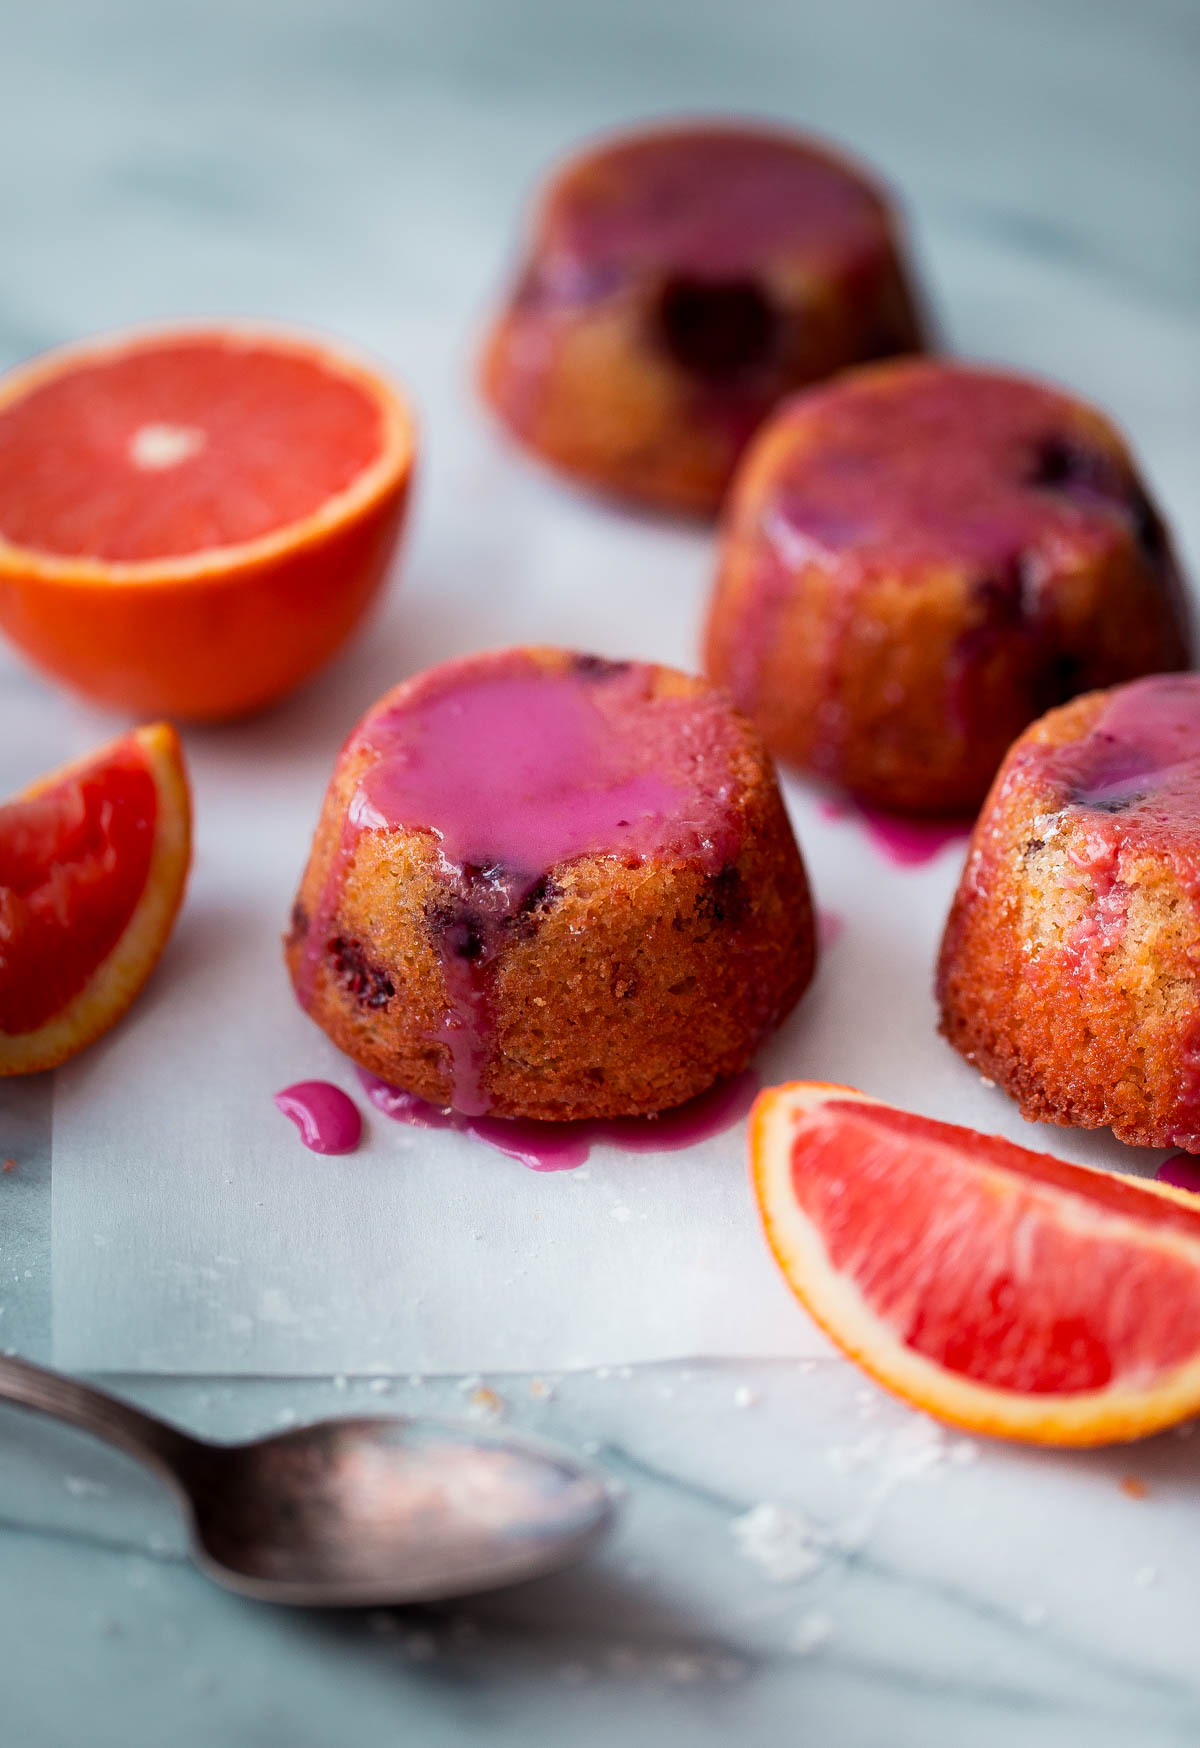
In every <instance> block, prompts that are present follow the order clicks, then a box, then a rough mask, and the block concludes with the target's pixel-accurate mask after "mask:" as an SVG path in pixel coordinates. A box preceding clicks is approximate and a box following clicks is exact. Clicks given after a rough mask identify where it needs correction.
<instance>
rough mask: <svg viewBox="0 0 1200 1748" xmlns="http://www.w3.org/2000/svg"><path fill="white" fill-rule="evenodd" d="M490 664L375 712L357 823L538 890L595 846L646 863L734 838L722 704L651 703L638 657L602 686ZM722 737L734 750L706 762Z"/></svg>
mask: <svg viewBox="0 0 1200 1748" xmlns="http://www.w3.org/2000/svg"><path fill="white" fill-rule="evenodd" d="M464 668H465V670H466V671H463V670H464ZM491 670H492V671H491V672H488V671H487V669H483V670H482V671H479V670H476V671H471V669H470V665H469V664H464V665H463V667H460V670H459V672H458V673H457V674H456V675H455V676H454V678H455V680H456V681H457V682H458V683H457V684H456V685H454V686H453V687H452V688H448V689H446V690H444V691H440V692H439V691H428V692H427V693H426V696H424V697H423V698H419V699H418V698H412V697H411V696H410V697H409V698H406V699H405V700H404V701H403V702H402V703H400V704H398V705H396V707H395V708H394V709H393V710H391V711H384V712H381V713H380V715H378V716H377V717H376V718H375V719H374V721H373V722H372V723H371V725H370V727H369V729H368V731H367V735H366V737H365V738H366V739H367V740H368V743H369V744H370V745H371V747H372V748H373V749H374V750H375V751H376V752H377V753H378V754H379V758H378V760H377V762H376V763H375V764H374V765H373V766H372V767H371V768H370V770H369V771H368V772H367V773H366V776H365V777H364V779H363V782H362V784H361V785H360V788H359V791H358V794H357V795H356V796H355V799H354V801H353V803H352V813H353V817H354V820H355V823H356V824H358V825H361V826H365V827H368V828H375V827H379V826H382V827H384V828H386V829H389V830H395V829H396V828H398V827H399V828H405V829H409V830H414V829H416V830H426V831H432V832H434V833H435V835H436V836H437V838H438V839H439V845H440V849H441V853H442V855H443V856H444V858H445V859H446V861H447V862H449V863H451V864H452V865H454V866H456V867H459V868H462V867H466V866H474V867H477V868H489V867H499V868H500V869H502V870H504V871H505V873H506V874H511V875H515V876H516V877H517V881H518V885H523V884H524V883H525V882H528V884H529V885H530V886H532V885H533V884H534V883H535V882H536V881H537V880H538V879H540V878H541V876H542V875H543V874H545V873H546V872H547V871H548V870H549V869H551V868H553V867H554V865H555V864H556V863H558V862H568V861H571V860H572V859H573V858H574V857H576V856H582V855H586V854H588V853H589V852H593V851H603V852H604V853H605V854H608V855H629V856H633V857H634V858H636V859H637V860H638V861H645V860H646V858H647V857H650V856H655V855H664V854H670V853H675V854H688V853H697V854H700V855H702V856H708V855H709V854H711V848H712V845H713V843H714V842H716V841H717V840H721V841H722V842H727V841H728V838H729V820H728V810H727V807H726V803H727V800H728V796H729V792H730V777H729V766H728V757H727V751H728V747H729V736H728V734H727V732H726V731H725V726H724V722H723V720H722V715H723V713H722V712H721V709H720V706H719V705H718V704H717V703H715V702H713V703H708V701H707V700H702V701H699V702H696V701H689V702H688V704H687V705H686V706H685V708H684V709H683V710H682V711H681V710H680V709H679V708H678V705H679V704H680V702H681V701H680V700H674V699H672V700H659V701H657V702H653V703H652V702H651V701H650V697H649V692H650V686H651V684H652V670H650V669H649V668H646V667H644V666H640V665H639V666H637V667H633V666H631V667H630V668H629V669H628V670H626V671H625V672H624V673H621V674H618V675H617V676H616V677H610V678H608V679H607V680H605V681H604V682H602V683H601V684H597V683H594V682H593V683H589V682H587V681H585V680H581V679H580V678H579V677H578V676H576V675H574V674H571V673H566V674H547V673H541V672H538V671H537V670H535V669H533V668H531V667H530V666H529V665H528V664H527V663H525V662H521V663H519V664H516V665H513V664H508V663H503V664H501V663H493V664H491ZM464 682H466V683H464ZM693 736H694V737H695V738H694V740H693V738H692V737H693ZM706 742H707V744H705V743H706ZM714 747H715V748H716V749H717V750H718V752H719V754H722V755H725V756H724V757H723V758H722V759H721V760H720V768H719V769H718V770H717V771H716V772H715V773H712V772H705V771H704V768H703V760H704V758H705V756H706V754H710V753H711V751H712V750H713V749H714ZM698 775H699V776H700V777H701V781H702V787H701V791H700V793H697V792H696V778H697V776H698ZM706 775H707V776H709V777H710V778H711V780H710V781H709V782H707V783H704V781H703V779H704V777H705V776H706ZM523 896H524V894H523V893H522V894H521V895H520V896H517V894H515V893H514V895H513V898H514V901H515V903H519V902H520V897H523Z"/></svg>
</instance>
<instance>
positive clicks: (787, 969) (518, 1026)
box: [287, 649, 814, 1119]
mask: <svg viewBox="0 0 1200 1748" xmlns="http://www.w3.org/2000/svg"><path fill="white" fill-rule="evenodd" d="M287 954H288V963H289V967H290V970H291V975H292V980H293V983H294V985H295V988H296V993H297V995H298V997H299V1000H300V1002H301V1004H302V1006H303V1007H304V1008H305V1009H306V1010H307V1011H308V1013H309V1014H311V1016H312V1017H313V1019H315V1020H316V1021H317V1023H318V1024H319V1025H320V1026H322V1027H323V1028H324V1030H325V1031H326V1032H327V1033H328V1034H329V1036H330V1037H331V1038H332V1039H333V1041H334V1043H335V1044H337V1045H338V1046H339V1048H340V1049H342V1050H344V1051H345V1052H346V1053H347V1055H349V1056H351V1057H353V1058H354V1060H355V1061H356V1062H358V1063H359V1064H360V1065H361V1066H362V1067H364V1068H367V1069H370V1070H371V1071H372V1072H374V1073H375V1074H377V1075H380V1076H382V1077H383V1079H385V1080H388V1081H391V1082H392V1083H393V1084H395V1085H397V1086H401V1087H403V1088H405V1089H406V1090H408V1091H410V1092H414V1093H417V1094H419V1095H420V1096H421V1097H422V1098H425V1099H428V1100H430V1101H431V1102H432V1103H434V1104H439V1105H448V1106H452V1107H453V1108H455V1109H456V1110H458V1111H461V1112H464V1113H465V1114H467V1115H478V1114H480V1113H482V1112H484V1111H491V1112H493V1113H495V1114H496V1115H498V1116H508V1117H532V1118H547V1119H571V1118H579V1117H611V1116H625V1115H627V1116H641V1115H647V1114H650V1113H653V1112H658V1111H662V1110H666V1109H668V1108H670V1107H672V1106H674V1105H678V1104H682V1103H683V1102H684V1101H685V1100H687V1099H690V1098H692V1097H694V1096H695V1095H697V1094H698V1093H701V1092H703V1091H705V1090H706V1089H707V1088H708V1087H709V1086H711V1085H712V1084H713V1082H714V1081H716V1080H718V1079H720V1078H721V1077H723V1076H726V1075H731V1074H735V1073H737V1072H739V1071H740V1070H741V1069H743V1068H745V1066H746V1064H747V1063H748V1061H749V1059H750V1057H751V1055H752V1054H753V1052H754V1050H755V1048H756V1047H757V1045H758V1044H759V1043H760V1042H761V1041H762V1039H763V1038H764V1037H765V1036H766V1035H767V1033H768V1032H770V1031H771V1030H772V1028H773V1027H774V1026H776V1025H777V1024H778V1023H779V1021H780V1020H781V1019H782V1018H783V1016H784V1015H785V1014H786V1013H787V1012H788V1010H789V1009H790V1008H791V1007H792V1005H793V1003H794V1002H795V1001H796V999H797V998H798V997H799V995H800V994H801V992H802V991H803V989H804V988H805V986H806V985H807V983H808V981H809V979H810V977H811V975H812V969H813V957H814V945H813V921H812V909H811V905H810V903H809V895H808V887H807V883H806V880H805V873H804V867H803V864H802V862H801V859H800V853H799V851H798V849H797V848H796V843H795V840H794V838H793V836H792V832H791V828H790V826H789V824H788V821H787V816H786V814H785V813H784V809H783V803H782V801H781V799H780V795H779V790H778V787H777V785H776V782H775V778H774V774H773V772H772V770H771V765H770V763H769V761H768V759H767V756H766V753H765V752H764V750H763V747H762V744H761V742H760V740H759V738H758V735H757V733H756V732H755V730H754V729H753V728H752V727H751V725H750V724H749V723H748V722H746V721H745V720H744V718H742V717H741V716H739V715H738V714H737V713H736V712H735V711H733V710H732V709H731V708H730V706H729V703H728V700H727V699H726V698H725V697H724V696H723V695H722V694H721V693H719V692H717V691H715V690H714V689H713V688H712V687H710V686H709V685H708V684H707V683H706V682H705V681H703V680H699V679H694V678H692V677H690V676H688V675H685V674H680V673H676V672H674V671H673V670H672V669H670V668H660V667H651V666H647V665H645V664H642V663H634V662H607V661H602V660H600V659H599V658H598V657H594V656H579V655H573V654H569V653H567V652H565V651H560V650H550V649H515V650H508V651H501V652H492V653H490V654H484V655H478V656H472V657H469V658H467V659H466V660H463V661H458V662H451V663H448V664H447V665H446V666H444V667H440V668H432V669H430V670H428V671H427V672H425V673H423V674H419V675H418V676H417V677H416V678H415V679H413V680H410V681H408V682H407V684H405V685H402V686H399V687H397V688H396V689H395V690H394V691H392V692H389V693H388V694H387V696H386V697H385V698H383V699H382V700H381V701H380V702H379V703H378V704H377V705H376V706H375V707H374V709H372V710H370V711H369V712H368V713H367V715H366V716H365V717H364V718H363V720H362V722H361V723H360V724H359V726H358V728H357V729H356V730H355V731H354V733H353V734H352V735H351V737H350V739H349V741H348V742H347V744H346V746H345V748H344V749H343V751H342V754H341V756H340V758H339V760H338V764H337V768H336V770H335V772H334V775H333V780H332V782H331V784H330V787H329V792H328V795H327V797H326V800H325V807H324V811H323V813H322V815H321V821H320V824H319V826H318V829H317V834H316V838H315V841H314V844H313V850H312V855H311V858H310V860H309V864H308V868H307V870H306V872H305V875H304V878H303V881H302V883H301V886H300V893H299V897H298V900H297V903H296V906H295V910H294V913H293V924H292V931H291V934H290V936H289V939H288V942H287Z"/></svg>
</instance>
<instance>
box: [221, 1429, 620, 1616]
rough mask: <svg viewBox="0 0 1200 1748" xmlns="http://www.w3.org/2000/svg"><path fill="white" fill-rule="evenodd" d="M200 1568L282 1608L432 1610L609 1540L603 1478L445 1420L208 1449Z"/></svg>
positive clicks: (302, 1433) (532, 1447)
mask: <svg viewBox="0 0 1200 1748" xmlns="http://www.w3.org/2000/svg"><path fill="white" fill-rule="evenodd" d="M189 1483H190V1484H189V1487H188V1490H187V1491H188V1496H189V1497H188V1505H189V1510H190V1516H191V1520H192V1541H193V1549H192V1551H193V1558H194V1559H195V1560H196V1563H197V1564H198V1565H200V1566H201V1567H203V1569H204V1570H205V1571H206V1572H207V1573H208V1575H209V1577H211V1578H215V1579H216V1580H217V1582H218V1583H220V1584H224V1585H225V1586H227V1587H228V1588H229V1589H231V1590H236V1591H239V1592H240V1593H241V1594H242V1595H243V1596H252V1597H257V1598H259V1599H261V1600H266V1601H271V1602H286V1603H300V1604H314V1603H316V1604H321V1605H323V1606H326V1607H328V1606H338V1605H347V1604H365V1603H386V1602H396V1601H399V1600H403V1601H405V1602H428V1601H433V1600H434V1599H436V1598H440V1597H447V1596H457V1595H461V1594H463V1593H465V1592H469V1591H477V1590H486V1589H490V1588H493V1587H495V1586H497V1585H502V1584H512V1583H515V1582H517V1581H518V1580H519V1579H524V1578H533V1577H536V1576H538V1575H539V1574H541V1573H543V1572H548V1571H551V1570H553V1569H554V1568H556V1567H558V1566H562V1565H565V1564H567V1563H568V1562H569V1561H571V1560H574V1559H576V1558H577V1557H578V1556H579V1555H580V1554H582V1553H583V1552H584V1551H585V1550H586V1549H587V1548H588V1547H589V1546H590V1544H591V1543H592V1542H593V1541H595V1539H596V1538H597V1537H598V1536H599V1535H600V1534H601V1533H602V1531H603V1530H604V1529H605V1527H606V1526H607V1524H608V1521H609V1518H610V1516H611V1510H612V1507H611V1503H610V1499H609V1493H608V1489H607V1486H606V1484H605V1482H604V1480H603V1479H602V1478H601V1476H600V1475H599V1474H597V1473H596V1472H594V1471H591V1470H589V1469H587V1468H585V1467H583V1466H582V1465H580V1464H579V1463H577V1462H575V1461H573V1460H572V1459H569V1458H567V1457H565V1456H563V1455H561V1454H559V1453H556V1452H553V1451H551V1450H550V1449H549V1448H548V1447H545V1446H541V1445H536V1444H534V1443H533V1442H532V1441H529V1440H524V1439H521V1440H518V1439H515V1438H513V1437H511V1436H510V1435H503V1436H501V1435H499V1434H493V1433H490V1432H487V1431H483V1430H478V1429H475V1428H473V1427H466V1426H461V1425H456V1424H454V1423H453V1422H449V1421H445V1422H443V1421H436V1420H426V1419H420V1420H411V1419H397V1418H391V1419H375V1418H365V1417H364V1418H360V1419H346V1420H332V1421H322V1422H318V1423H317V1424H315V1425H313V1426H301V1427H294V1428H291V1429H289V1430H288V1431H287V1432H283V1433H278V1434H276V1435H275V1436H273V1437H271V1438H266V1439H261V1440H259V1441H258V1442H256V1443H253V1444H242V1445H230V1446H224V1447H213V1446H209V1447H206V1448H205V1450H204V1453H203V1456H202V1457H201V1458H200V1460H199V1462H198V1463H197V1466H196V1469H195V1470H194V1471H193V1473H192V1474H191V1476H190V1477H189Z"/></svg>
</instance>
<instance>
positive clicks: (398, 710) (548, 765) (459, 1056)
mask: <svg viewBox="0 0 1200 1748" xmlns="http://www.w3.org/2000/svg"><path fill="white" fill-rule="evenodd" d="M655 682H656V670H655V669H654V668H652V667H650V666H648V665H646V664H644V663H637V662H622V663H612V662H604V661H601V660H599V659H598V658H595V657H586V656H581V657H565V658H564V659H563V663H562V665H561V667H558V666H556V667H554V668H547V667H543V666H541V665H539V664H538V663H537V662H535V661H534V660H533V659H532V658H531V657H530V655H529V654H528V653H527V652H525V651H522V650H509V651H503V652H498V653H492V654H486V655H481V656H473V657H469V658H467V659H466V660H464V661H460V662H453V663H448V664H446V665H445V666H444V667H441V668H435V669H430V670H429V671H428V672H426V673H424V674H422V675H419V676H418V677H417V678H416V679H415V680H413V681H411V682H410V683H409V684H408V685H406V686H402V687H400V688H398V689H397V691H396V692H393V693H391V694H389V695H388V697H387V698H385V699H384V700H383V702H382V703H381V704H380V705H379V706H378V707H377V708H376V709H375V710H373V711H371V712H369V714H368V715H367V716H366V717H365V718H364V720H363V722H362V723H361V724H360V726H359V728H358V729H357V730H356V732H355V734H354V736H353V737H352V738H351V742H350V744H349V747H348V749H347V751H348V755H349V756H353V755H355V754H356V753H360V752H365V753H366V754H367V756H368V760H369V762H368V763H367V765H366V767H365V769H364V772H363V775H362V777H361V778H360V781H359V784H358V787H357V790H356V791H355V793H354V795H353V796H352V798H351V801H350V805H349V809H348V813H347V819H346V824H345V828H344V832H343V837H342V843H341V846H340V850H339V855H338V857H337V859H336V863H335V866H334V868H333V869H332V872H331V875H330V881H329V884H328V887H327V890H326V892H325V894H324V895H323V898H322V903H321V915H320V916H319V917H318V919H317V920H316V923H315V925H314V926H313V927H312V928H310V930H309V949H308V962H307V964H306V966H305V968H304V971H303V973H302V975H301V978H300V979H299V994H300V998H301V1000H302V1001H304V1000H305V999H306V995H307V991H308V990H309V989H311V980H312V974H313V968H314V966H315V959H316V956H317V955H318V954H319V953H320V952H322V951H323V950H324V947H325V943H326V941H327V939H328V935H329V926H328V919H329V918H330V917H331V916H332V915H333V913H334V911H335V910H336V907H337V903H338V898H339V894H340V888H341V884H342V882H343V881H344V879H345V877H346V872H347V869H348V867H349V865H350V862H351V859H352V857H353V854H354V848H355V845H356V843H357V841H358V838H359V836H360V834H361V833H363V832H367V831H383V832H392V831H419V832H426V833H428V834H429V835H430V836H431V837H432V838H433V839H434V840H435V842H436V845H437V849H438V855H439V860H440V863H441V873H442V878H443V880H444V884H445V902H444V904H443V906H442V907H441V911H442V914H441V915H440V916H439V917H438V918H437V931H438V933H437V944H438V948H439V952H440V956H441V962H442V969H443V975H444V979H445V983H446V989H447V995H448V1005H447V1009H446V1013H445V1015H444V1019H443V1022H442V1026H441V1028H440V1030H439V1032H438V1033H437V1036H436V1041H437V1042H438V1043H440V1044H441V1045H442V1046H443V1047H444V1049H445V1051H446V1056H447V1062H448V1067H449V1071H450V1075H451V1080H452V1086H453V1095H452V1100H451V1103H452V1105H453V1107H454V1109H455V1110H456V1111H459V1112H461V1113H462V1114H464V1115H466V1116H471V1117H478V1116H482V1115H483V1114H484V1112H486V1110H487V1109H488V1103H489V1100H488V1095H487V1092H486V1088H485V1084H484V1081H485V1075H486V1070H487V1064H488V1061H489V1059H490V1054H491V1047H492V1030H493V1023H492V1005H493V1002H492V989H493V981H494V975H495V966H496V961H497V958H498V955H499V953H500V952H501V950H502V948H503V946H504V944H505V941H506V939H507V938H508V934H509V928H510V925H512V924H513V923H514V922H515V921H516V920H517V919H518V918H519V916H520V914H521V912H522V907H524V906H525V905H526V904H527V903H528V902H529V901H531V900H533V899H535V898H536V895H537V894H538V893H539V891H541V892H545V891H546V890H547V889H548V888H549V886H550V884H551V876H552V873H553V870H554V869H556V868H558V867H561V866H562V865H563V864H564V863H568V862H571V861H573V860H575V859H576V858H578V857H580V856H583V855H603V856H613V857H619V858H620V859H621V860H622V861H623V862H625V863H627V864H631V865H632V864H637V863H641V862H645V861H649V860H652V859H655V860H658V859H661V860H671V861H686V862H688V863H690V864H691V865H693V866H696V865H698V866H699V867H700V868H701V869H702V870H704V871H705V872H706V873H712V874H716V873H718V872H720V870H721V869H722V868H725V867H727V866H729V865H730V863H732V862H733V861H734V860H735V859H736V857H737V854H738V850H739V847H740V824H739V819H738V815H737V811H736V790H737V783H736V779H735V777H734V773H733V756H734V752H735V749H736V747H737V745H738V742H739V736H740V732H741V731H740V729H739V727H738V724H737V720H736V718H735V717H733V715H732V714H731V712H730V711H729V709H728V707H727V705H726V704H725V703H724V701H723V700H722V698H721V696H720V694H718V693H715V692H708V691H705V692H702V693H700V694H698V695H696V694H693V695H690V696H686V697H685V696H677V695H671V696H661V697H660V696H656V695H655Z"/></svg>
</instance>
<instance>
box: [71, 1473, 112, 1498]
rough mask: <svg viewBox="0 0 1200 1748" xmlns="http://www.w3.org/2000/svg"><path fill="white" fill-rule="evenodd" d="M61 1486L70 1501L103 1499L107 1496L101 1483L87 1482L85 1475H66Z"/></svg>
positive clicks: (106, 1489)
mask: <svg viewBox="0 0 1200 1748" xmlns="http://www.w3.org/2000/svg"><path fill="white" fill-rule="evenodd" d="M63 1486H64V1487H65V1488H66V1490H67V1492H68V1493H69V1494H70V1495H71V1498H72V1499H104V1498H105V1497H106V1496H107V1494H108V1488H107V1487H106V1486H105V1485H104V1483H103V1481H89V1480H88V1479H87V1477H86V1476H85V1475H68V1476H67V1477H66V1478H65V1480H64V1481H63Z"/></svg>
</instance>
